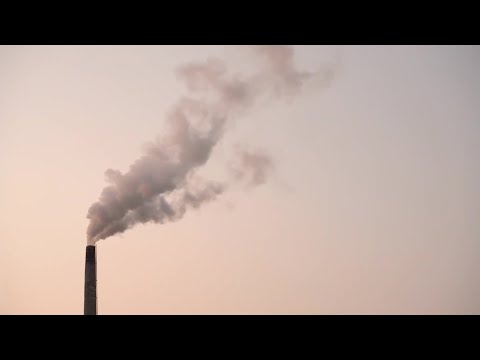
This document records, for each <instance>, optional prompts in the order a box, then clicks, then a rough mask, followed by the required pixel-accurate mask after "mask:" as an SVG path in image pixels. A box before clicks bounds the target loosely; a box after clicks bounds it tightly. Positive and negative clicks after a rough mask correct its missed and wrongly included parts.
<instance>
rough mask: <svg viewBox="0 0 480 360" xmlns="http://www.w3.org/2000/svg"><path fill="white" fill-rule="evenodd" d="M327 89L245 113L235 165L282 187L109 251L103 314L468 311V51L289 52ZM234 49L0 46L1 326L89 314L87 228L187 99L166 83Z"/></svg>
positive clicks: (479, 176)
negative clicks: (11, 320) (267, 164)
mask: <svg viewBox="0 0 480 360" xmlns="http://www.w3.org/2000/svg"><path fill="white" fill-rule="evenodd" d="M295 50H296V54H295V56H296V62H297V65H298V67H299V68H302V69H310V70H311V69H315V67H317V66H318V65H319V64H322V63H323V62H325V61H332V59H340V63H341V66H340V68H339V70H338V72H337V74H336V78H335V79H334V81H333V82H332V84H331V86H330V87H328V88H322V89H319V90H318V91H314V92H311V93H309V94H306V95H305V96H302V97H299V98H297V99H295V100H293V101H276V102H273V103H270V104H269V105H268V106H265V107H259V108H258V109H255V111H251V112H250V113H249V114H248V116H246V117H244V118H242V119H238V121H236V122H235V124H234V126H233V127H232V128H231V129H229V131H228V133H227V134H226V136H225V138H224V139H223V140H222V142H221V143H220V144H219V145H218V147H217V148H215V152H214V154H213V156H212V158H211V159H210V161H209V163H208V164H207V167H206V168H205V169H203V171H202V174H206V175H208V176H209V178H212V179H216V178H218V179H221V178H222V176H224V173H225V165H226V163H227V162H228V159H229V157H230V154H231V151H232V148H233V146H234V145H235V144H238V143H247V144H249V145H252V146H255V147H259V148H262V149H264V150H265V151H268V153H270V154H271V156H272V158H273V159H274V161H275V169H276V171H275V173H274V174H273V175H272V176H271V177H270V178H269V180H268V182H267V183H266V184H264V185H262V186H259V187H256V188H254V189H251V190H249V191H246V192H245V191H233V192H228V193H226V194H225V195H224V196H222V197H220V198H219V199H218V201H215V202H212V203H209V204H206V205H205V206H203V207H202V208H201V209H200V210H198V211H191V212H188V213H187V214H186V215H185V217H184V218H183V219H182V220H181V221H179V222H174V223H168V224H164V225H158V224H148V225H138V226H137V227H136V228H134V229H131V230H128V231H127V232H125V233H124V234H123V235H121V236H114V237H111V238H109V239H107V240H102V241H100V242H99V243H98V244H97V252H98V310H99V313H100V314H225V313H229V314H231V313H233V314H327V313H328V314H330V313H333V314H346V313H362V314H363V313H367V314H370V313H400V314H403V313H422V314H423V313H425V314H430V313H460V314H471V313H475V314H480V280H479V276H478V274H479V273H480V222H479V219H480V217H479V215H480V186H479V184H480V161H479V154H480V70H479V64H480V48H479V47H474V46H471V47H466V46H463V47H462V46H341V47H335V46H324V47H322V46H295ZM210 56H216V57H221V58H223V59H224V60H225V61H226V62H227V63H228V64H229V65H230V66H232V67H233V68H234V69H237V70H241V69H246V68H249V67H250V66H253V62H252V61H253V60H251V57H250V56H249V54H248V51H247V50H246V49H245V48H244V47H236V46H230V47H220V46H0V289H1V291H0V314H82V313H83V290H84V289H83V286H84V283H83V280H84V263H85V245H86V228H87V225H88V220H87V218H86V214H87V210H88V208H89V206H90V205H91V204H92V203H93V202H94V201H96V200H97V199H98V196H99V195H100V192H101V190H102V189H103V187H104V186H105V178H104V172H105V170H106V169H108V168H113V169H118V170H121V171H126V170H128V167H129V165H130V164H131V163H132V162H133V161H134V160H135V159H137V158H138V157H139V156H140V155H141V154H142V149H143V146H144V144H145V143H146V142H148V141H151V140H153V139H154V138H155V136H156V135H161V134H162V131H164V129H165V115H166V113H167V112H168V110H169V109H170V106H171V105H172V104H173V103H174V102H175V101H176V100H177V99H178V98H179V97H180V96H182V95H183V94H185V90H184V86H183V84H182V83H180V82H179V81H178V80H177V78H176V77H175V73H174V70H175V68H176V67H177V66H178V65H180V64H182V63H184V62H190V61H196V60H204V59H205V58H207V57H210Z"/></svg>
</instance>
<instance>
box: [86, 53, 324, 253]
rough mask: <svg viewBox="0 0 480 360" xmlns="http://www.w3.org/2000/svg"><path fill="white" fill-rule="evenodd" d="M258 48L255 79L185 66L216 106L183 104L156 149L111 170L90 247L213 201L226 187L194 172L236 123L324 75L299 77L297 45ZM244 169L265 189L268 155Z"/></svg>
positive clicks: (94, 211)
mask: <svg viewBox="0 0 480 360" xmlns="http://www.w3.org/2000/svg"><path fill="white" fill-rule="evenodd" d="M253 49H254V53H255V54H256V55H258V56H260V59H261V60H263V61H264V65H265V66H264V69H263V70H261V71H259V72H258V73H256V74H255V75H253V76H251V77H248V78H246V77H240V76H231V75H229V74H228V72H227V67H226V65H225V63H224V62H223V61H221V60H219V59H208V60H207V61H205V62H200V63H191V64H186V65H183V66H181V67H180V68H179V69H178V70H177V75H178V77H179V78H180V79H181V80H183V81H184V82H185V83H186V86H187V88H188V90H189V91H190V92H191V93H193V94H200V95H203V96H204V97H205V96H209V98H210V99H212V98H213V100H210V101H206V100H203V98H202V99H195V98H191V97H184V98H181V99H180V100H179V101H178V102H177V104H176V105H175V106H174V107H173V109H172V111H171V112H170V113H169V114H168V115H167V126H168V133H167V135H166V136H165V137H163V138H158V139H157V140H156V141H154V142H152V143H150V144H149V146H148V148H147V150H146V152H145V154H144V155H143V156H142V157H140V158H139V159H138V160H136V161H135V162H134V163H133V164H132V165H131V166H130V169H129V170H128V171H127V172H126V173H121V172H120V171H118V170H112V169H108V170H107V171H106V172H105V176H106V179H107V181H108V182H109V183H110V185H109V186H107V187H106V188H104V189H103V191H102V193H101V195H100V198H99V200H98V201H97V202H95V203H94V204H92V205H91V207H90V208H89V210H88V215H87V218H88V219H89V220H90V223H89V225H88V229H87V240H88V243H89V244H95V243H96V242H97V241H98V240H101V239H106V238H108V237H110V236H112V235H115V234H118V233H122V232H124V231H125V230H127V229H129V228H131V227H133V226H134V225H135V224H138V223H147V222H155V223H164V222H166V221H176V220H179V219H180V218H181V217H182V216H183V215H184V213H185V212H186V211H187V209H188V208H198V207H200V206H201V205H202V204H203V203H205V202H207V201H211V200H214V199H215V198H216V197H217V196H218V195H220V194H221V193H222V192H223V191H224V190H225V189H226V186H227V185H226V184H220V183H215V182H209V181H200V180H199V179H198V178H195V177H194V174H195V172H196V171H197V170H198V169H199V168H201V167H202V166H203V165H204V164H205V163H206V162H207V161H208V159H209V158H210V156H211V153H212V151H213V149H214V147H215V145H216V144H217V143H218V142H219V141H220V139H221V138H222V136H223V134H224V131H225V126H226V124H227V122H228V121H229V119H231V117H232V116H239V115H241V114H242V113H243V112H244V111H245V110H248V109H249V108H251V107H252V106H253V105H254V104H255V102H256V100H257V99H258V98H259V97H260V96H262V95H267V96H270V97H278V96H282V95H284V94H295V93H297V92H298V91H299V90H301V88H302V86H303V85H304V83H305V81H306V80H309V79H312V78H315V77H319V76H325V73H318V74H317V73H306V72H299V71H297V70H296V69H295V67H294V61H293V60H294V52H293V48H291V47H290V46H257V47H254V48H253ZM327 71H329V69H327ZM238 166H240V167H237V170H236V171H238V173H239V174H241V176H242V177H248V181H249V184H250V185H258V184H261V183H263V182H264V181H265V180H266V174H267V171H268V170H269V169H270V167H271V160H270V159H269V158H268V157H266V156H265V155H259V154H256V155H255V154H251V153H244V154H243V155H242V160H241V162H240V163H239V165H238Z"/></svg>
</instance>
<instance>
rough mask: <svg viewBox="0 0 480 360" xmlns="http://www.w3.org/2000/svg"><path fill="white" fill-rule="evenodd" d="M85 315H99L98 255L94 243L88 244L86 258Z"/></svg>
mask: <svg viewBox="0 0 480 360" xmlns="http://www.w3.org/2000/svg"><path fill="white" fill-rule="evenodd" d="M84 315H97V256H96V254H95V246H94V245H88V246H87V252H86V258H85V305H84Z"/></svg>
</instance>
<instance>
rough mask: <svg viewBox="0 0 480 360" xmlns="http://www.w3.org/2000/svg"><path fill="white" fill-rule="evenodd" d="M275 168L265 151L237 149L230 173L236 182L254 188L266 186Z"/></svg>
mask: <svg viewBox="0 0 480 360" xmlns="http://www.w3.org/2000/svg"><path fill="white" fill-rule="evenodd" d="M273 168H274V166H273V160H272V158H271V157H270V155H268V154H267V153H266V152H265V151H262V150H259V149H241V148H237V150H236V154H235V158H234V160H233V161H232V163H231V165H230V172H231V175H232V178H233V179H235V181H236V182H239V183H242V184H243V185H244V186H246V187H253V186H257V185H261V184H264V183H265V182H266V181H267V178H268V176H269V175H270V173H271V172H272V171H273Z"/></svg>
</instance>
